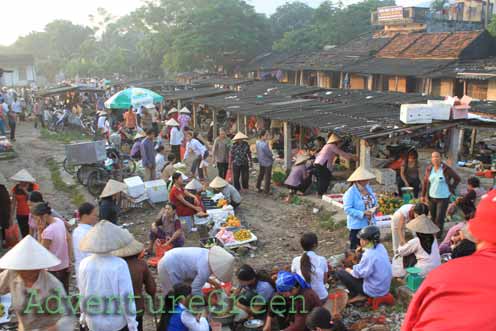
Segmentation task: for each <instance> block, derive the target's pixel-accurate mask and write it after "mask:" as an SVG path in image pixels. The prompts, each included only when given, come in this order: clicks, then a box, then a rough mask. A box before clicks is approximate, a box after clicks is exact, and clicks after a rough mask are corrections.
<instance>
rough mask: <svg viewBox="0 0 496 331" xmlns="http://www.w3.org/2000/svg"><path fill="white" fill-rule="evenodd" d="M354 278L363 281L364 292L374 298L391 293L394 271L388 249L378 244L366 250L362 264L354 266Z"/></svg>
mask: <svg viewBox="0 0 496 331" xmlns="http://www.w3.org/2000/svg"><path fill="white" fill-rule="evenodd" d="M352 276H353V277H355V278H362V279H363V291H364V292H365V294H367V295H368V296H370V297H372V298H377V297H381V296H383V295H386V294H387V293H389V287H390V286H391V279H392V278H393V271H392V267H391V263H390V262H389V256H388V253H387V251H386V248H384V246H383V245H382V244H378V245H377V246H376V247H375V248H367V249H365V253H363V256H362V259H361V260H360V263H359V264H356V265H354V266H353V272H352Z"/></svg>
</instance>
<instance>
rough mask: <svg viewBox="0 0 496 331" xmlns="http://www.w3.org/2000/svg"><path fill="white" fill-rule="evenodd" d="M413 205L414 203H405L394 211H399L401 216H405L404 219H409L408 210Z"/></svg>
mask: <svg viewBox="0 0 496 331" xmlns="http://www.w3.org/2000/svg"><path fill="white" fill-rule="evenodd" d="M413 207H415V205H414V204H411V203H409V204H406V205H403V206H401V207H400V208H398V210H396V211H395V212H394V213H395V214H396V213H400V214H401V215H403V217H404V218H405V221H407V222H408V221H410V210H411V209H412V208H413Z"/></svg>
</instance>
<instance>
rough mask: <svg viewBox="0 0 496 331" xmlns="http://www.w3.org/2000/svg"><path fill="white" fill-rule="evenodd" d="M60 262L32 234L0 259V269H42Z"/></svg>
mask: <svg viewBox="0 0 496 331" xmlns="http://www.w3.org/2000/svg"><path fill="white" fill-rule="evenodd" d="M59 264H60V260H59V259H58V258H57V257H56V256H55V255H53V254H52V253H51V252H50V251H49V250H48V249H46V248H45V247H43V246H42V245H41V244H40V243H39V242H37V241H36V240H35V239H34V238H33V237H31V236H30V235H27V236H26V237H25V238H24V239H22V240H21V241H20V242H19V243H17V245H15V246H14V247H13V248H12V249H11V250H10V251H8V252H7V253H5V255H4V256H2V258H1V259H0V269H8V270H41V269H48V268H52V267H55V266H57V265H59Z"/></svg>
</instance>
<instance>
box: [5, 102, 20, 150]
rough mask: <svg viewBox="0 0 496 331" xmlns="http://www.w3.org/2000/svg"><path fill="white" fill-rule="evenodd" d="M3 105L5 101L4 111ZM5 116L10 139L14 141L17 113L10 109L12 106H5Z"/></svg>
mask: <svg viewBox="0 0 496 331" xmlns="http://www.w3.org/2000/svg"><path fill="white" fill-rule="evenodd" d="M5 106H7V104H6V103H4V112H5ZM7 118H8V120H9V127H10V140H12V141H15V131H16V124H17V114H16V112H15V111H14V110H13V109H12V106H10V107H9V106H7Z"/></svg>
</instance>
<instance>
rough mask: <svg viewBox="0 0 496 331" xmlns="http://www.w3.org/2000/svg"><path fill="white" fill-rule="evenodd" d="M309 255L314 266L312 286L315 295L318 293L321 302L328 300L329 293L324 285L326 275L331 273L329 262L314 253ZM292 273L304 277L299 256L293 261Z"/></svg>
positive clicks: (310, 252) (308, 253)
mask: <svg viewBox="0 0 496 331" xmlns="http://www.w3.org/2000/svg"><path fill="white" fill-rule="evenodd" d="M307 255H308V257H309V258H310V263H311V264H312V279H311V282H310V286H311V287H312V289H313V290H314V291H315V293H317V295H318V296H319V299H320V300H324V299H327V297H328V296H329V292H327V289H326V288H325V284H324V274H325V273H326V272H328V271H329V269H328V267H327V261H326V259H325V258H324V257H322V256H319V255H317V254H315V252H312V251H309V252H307ZM291 272H293V273H297V274H298V275H300V276H301V277H303V274H302V272H301V256H297V257H295V258H294V259H293V263H291Z"/></svg>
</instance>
